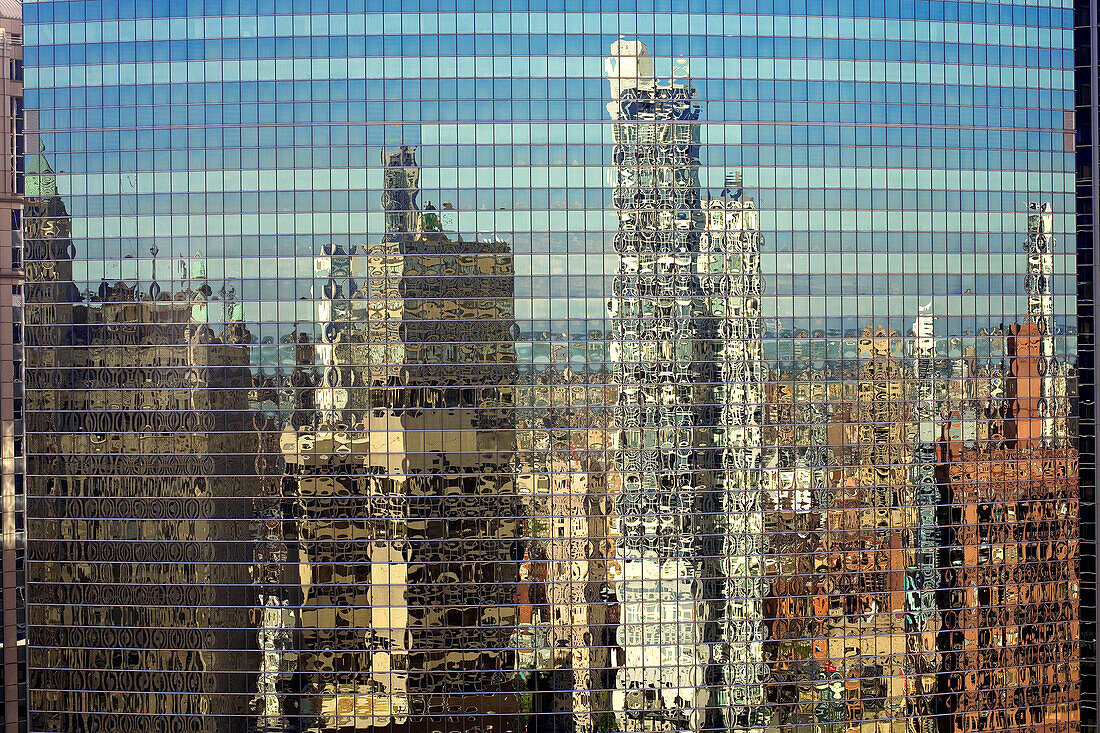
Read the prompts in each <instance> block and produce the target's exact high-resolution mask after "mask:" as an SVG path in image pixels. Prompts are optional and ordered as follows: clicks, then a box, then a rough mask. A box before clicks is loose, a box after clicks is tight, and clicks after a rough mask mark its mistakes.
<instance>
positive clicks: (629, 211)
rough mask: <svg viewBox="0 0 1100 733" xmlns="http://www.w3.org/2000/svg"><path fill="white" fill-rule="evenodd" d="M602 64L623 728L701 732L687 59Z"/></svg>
mask: <svg viewBox="0 0 1100 733" xmlns="http://www.w3.org/2000/svg"><path fill="white" fill-rule="evenodd" d="M611 54H612V55H611V57H610V58H609V59H607V62H606V64H605V68H606V71H607V75H608V81H609V83H610V89H611V95H612V100H611V102H610V104H609V105H608V111H609V112H610V113H611V118H612V119H613V120H614V121H615V124H614V125H613V126H612V131H613V136H614V148H613V155H614V166H615V173H614V183H613V190H612V198H613V201H614V206H615V210H616V214H617V218H618V229H617V231H616V233H615V250H616V252H617V253H618V258H619V266H618V272H617V274H616V276H615V279H614V286H613V287H614V292H613V297H612V298H611V300H610V303H609V307H610V315H611V319H612V327H613V338H612V346H611V358H612V361H613V362H614V368H613V377H612V378H613V381H614V383H615V384H616V386H617V387H618V390H619V396H618V403H617V405H616V408H615V421H616V422H615V426H616V427H617V428H618V444H617V447H616V452H615V456H616V463H617V469H618V471H619V472H620V478H621V489H620V492H619V495H618V497H617V499H616V510H617V514H618V521H619V522H620V523H621V533H622V540H621V543H620V546H619V560H620V561H621V563H622V566H623V576H622V580H621V581H620V582H619V584H618V589H617V593H618V600H619V603H620V607H621V613H622V618H621V621H620V626H619V631H620V634H619V643H620V646H621V648H622V651H623V656H622V664H621V667H620V669H619V672H618V679H617V682H616V690H615V692H614V700H613V702H614V705H615V709H616V711H617V716H618V719H619V725H620V728H621V729H622V730H623V731H673V730H675V731H680V730H700V729H702V728H703V727H704V726H705V725H706V715H707V708H708V707H709V706H710V705H711V700H710V688H709V687H708V684H707V676H708V673H709V670H710V667H711V663H710V660H709V655H708V652H707V649H708V644H707V642H708V641H709V638H708V634H707V631H706V628H705V627H706V624H707V618H708V616H709V613H710V611H709V599H710V598H712V597H713V596H712V593H713V589H712V588H711V586H712V585H713V583H712V582H708V581H707V576H708V574H709V575H710V577H711V578H713V577H714V574H713V571H712V570H710V569H709V567H708V566H709V564H710V562H711V560H712V559H713V558H714V556H715V552H714V548H713V547H712V546H711V545H712V544H713V538H714V537H715V534H714V531H713V528H712V527H711V526H710V524H711V523H712V522H713V517H714V516H715V506H714V497H713V494H712V493H711V492H710V491H709V490H708V487H707V482H708V481H709V480H710V475H711V474H710V472H709V471H708V468H709V466H710V462H712V461H713V458H714V454H713V451H711V450H708V449H707V448H705V447H704V446H707V445H709V443H710V438H709V437H708V435H707V434H708V432H709V428H708V427H707V425H708V424H709V423H708V422H707V420H706V419H705V418H706V414H707V412H708V409H707V408H706V407H705V406H706V405H709V399H708V397H709V396H708V395H707V394H704V393H706V392H708V391H709V379H708V378H707V377H706V375H704V374H703V373H702V372H701V371H700V369H701V368H702V369H703V370H709V369H710V363H709V362H707V361H706V360H705V358H700V357H701V355H700V354H699V353H697V352H698V349H699V347H700V340H699V331H698V326H699V321H700V317H701V316H703V315H704V313H703V310H702V307H701V301H700V290H699V284H698V277H697V273H696V271H695V259H696V255H697V253H698V249H699V237H700V232H701V229H702V221H703V217H702V212H701V210H700V199H699V128H698V124H697V122H698V119H699V108H698V106H697V105H696V104H695V102H694V101H693V100H694V97H695V89H694V88H693V87H692V86H691V82H690V81H689V80H688V78H687V77H688V69H687V64H686V62H683V61H679V62H677V64H676V67H675V71H674V76H673V78H672V79H671V80H666V81H663V82H660V83H658V82H657V81H656V80H655V79H654V78H653V76H652V69H653V63H652V60H651V59H650V58H649V55H648V50H647V48H646V46H645V44H644V43H642V42H641V41H627V40H618V41H616V42H615V43H613V44H612V46H611Z"/></svg>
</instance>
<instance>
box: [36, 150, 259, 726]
mask: <svg viewBox="0 0 1100 733" xmlns="http://www.w3.org/2000/svg"><path fill="white" fill-rule="evenodd" d="M30 167H31V169H32V170H33V171H34V175H33V178H34V181H33V183H32V184H31V185H29V186H28V189H29V191H30V193H31V194H32V195H31V196H30V197H29V199H28V207H27V217H28V219H27V230H26V231H27V265H28V267H27V273H28V280H29V281H30V285H29V288H28V291H29V292H28V296H29V298H28V300H29V303H30V307H29V308H28V314H27V315H28V324H27V343H28V346H30V347H31V348H30V349H29V353H28V363H27V375H28V382H29V384H30V386H31V387H32V390H31V391H30V394H29V397H28V407H29V410H30V414H31V415H32V417H31V423H30V424H29V426H28V430H30V431H33V432H35V433H39V434H41V436H42V438H41V439H40V440H39V441H38V442H37V444H36V445H37V448H36V450H35V452H34V453H33V454H31V455H29V456H28V459H29V466H30V467H31V468H32V469H33V474H34V478H32V479H30V480H29V481H28V494H29V496H30V501H29V503H28V508H29V510H30V513H31V515H32V516H33V517H36V519H34V520H32V521H31V522H29V523H28V532H29V534H30V535H31V536H32V537H33V538H34V540H35V542H34V544H33V548H34V553H33V555H32V556H31V558H30V559H31V564H30V565H29V570H28V583H29V584H31V586H32V588H33V598H34V599H36V601H37V603H36V604H35V605H34V606H33V607H32V609H31V612H30V614H29V616H28V642H29V647H30V651H29V654H28V658H29V662H30V664H31V665H32V666H33V668H35V669H36V670H37V671H36V672H35V678H34V681H33V684H34V685H35V687H36V689H35V692H34V693H33V695H32V699H31V704H32V705H33V706H34V708H35V709H36V710H37V712H36V714H35V715H34V717H33V723H32V724H33V726H34V728H35V729H36V730H43V731H59V732H61V731H64V732H66V733H74V732H76V731H88V732H89V733H90V732H91V731H101V730H112V731H115V730H118V731H123V730H127V731H128V730H133V731H139V730H141V731H144V730H165V731H181V733H182V732H184V731H186V732H188V733H190V732H192V731H194V732H199V731H209V732H210V733H214V732H218V733H236V732H238V731H244V730H245V718H244V717H234V714H235V713H236V712H237V711H239V710H242V709H244V706H245V701H246V700H247V696H246V695H247V691H248V689H249V687H248V683H249V679H250V672H251V671H252V670H253V669H255V668H256V665H255V660H254V655H253V654H252V653H251V650H252V649H254V642H253V641H252V639H251V635H250V634H249V633H248V631H247V629H248V626H249V620H248V619H249V613H248V608H249V605H250V589H249V583H250V578H249V575H248V559H249V558H248V549H247V545H246V544H244V542H243V540H245V539H246V536H245V528H246V524H245V522H243V521H237V520H241V519H244V518H247V517H248V516H249V512H250V511H251V505H250V503H249V501H248V496H249V492H250V491H251V488H252V481H251V479H250V466H249V464H248V463H246V461H245V459H244V456H246V455H248V454H249V453H251V452H252V451H253V448H252V446H251V444H250V443H249V442H248V440H249V433H248V432H247V431H246V430H245V425H246V420H245V416H246V410H247V403H246V390H247V387H248V384H249V382H248V379H247V363H248V353H247V348H246V347H245V346H244V345H242V344H240V343H238V340H237V339H236V338H229V337H228V334H227V332H222V333H218V331H217V330H215V328H214V327H213V326H212V325H211V324H209V323H208V322H207V320H206V313H207V310H206V298H207V297H208V295H209V293H210V289H209V285H208V284H207V282H206V276H205V272H204V271H203V266H202V260H201V258H199V259H198V260H197V262H196V263H195V264H194V265H193V266H192V267H191V269H190V272H188V273H186V277H187V280H186V281H185V283H183V285H182V287H181V288H180V289H179V290H178V291H177V292H175V293H170V292H168V291H165V290H161V287H160V285H159V284H158V283H157V281H156V280H155V279H154V280H152V281H151V282H148V283H147V284H146V288H147V289H145V288H143V290H145V291H144V292H142V291H140V290H138V288H137V287H136V286H135V285H133V284H128V283H125V282H117V283H114V284H109V283H107V282H103V283H102V284H101V286H100V287H99V289H98V292H97V293H96V294H94V295H91V296H90V297H88V298H87V299H85V298H84V297H83V296H81V294H80V293H79V292H78V291H77V289H76V287H75V286H74V283H73V280H72V277H73V259H74V258H73V254H74V252H73V243H72V241H71V240H70V232H71V229H70V227H71V223H70V221H69V219H68V216H67V213H66V211H65V208H64V205H63V204H62V202H61V199H60V197H59V196H58V192H57V185H56V179H55V176H54V174H53V171H52V170H50V168H49V166H48V165H47V164H46V162H45V159H44V158H43V157H42V156H38V157H36V159H35V160H34V162H33V164H32V165H31V166H30ZM154 248H155V245H154ZM50 388H52V389H50ZM139 456H140V458H139Z"/></svg>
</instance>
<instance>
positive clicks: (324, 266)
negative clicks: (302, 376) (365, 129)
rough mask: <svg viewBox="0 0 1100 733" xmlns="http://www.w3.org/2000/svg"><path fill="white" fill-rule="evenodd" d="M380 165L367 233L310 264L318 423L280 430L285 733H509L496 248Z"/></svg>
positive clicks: (508, 575)
mask: <svg viewBox="0 0 1100 733" xmlns="http://www.w3.org/2000/svg"><path fill="white" fill-rule="evenodd" d="M383 163H384V164H385V182H386V190H385V192H384V193H383V207H384V209H385V212H386V236H385V237H384V239H383V241H382V242H381V243H380V244H373V245H370V246H368V247H366V248H360V247H357V246H352V247H351V248H350V251H345V250H344V249H343V248H340V247H331V246H330V247H326V248H325V249H324V251H323V252H322V253H321V256H320V257H318V258H317V264H318V270H319V272H320V274H321V275H322V276H323V277H324V279H325V284H324V297H323V298H322V299H321V300H320V301H319V303H318V308H319V313H318V320H319V321H320V325H321V327H322V329H323V335H322V341H321V343H320V344H319V346H318V348H317V351H318V356H319V361H320V363H321V367H322V377H323V379H322V386H321V387H320V388H319V389H318V390H317V406H318V423H317V424H316V425H314V426H311V427H308V428H304V429H301V430H298V431H294V430H292V429H290V428H288V429H287V430H286V431H284V435H283V455H284V458H285V461H286V464H287V479H288V480H287V486H288V489H287V491H288V492H289V493H291V494H292V495H293V500H294V505H295V507H296V508H295V512H296V516H295V523H296V526H297V528H298V531H297V534H298V538H297V545H298V564H299V576H300V577H301V579H302V587H301V611H300V617H301V623H300V629H299V639H300V642H299V643H300V651H299V654H298V665H299V666H298V670H299V672H300V675H301V678H302V681H303V684H302V688H303V689H302V692H301V696H300V706H299V710H300V714H301V715H302V717H303V720H304V725H303V730H306V731H318V732H319V733H320V732H321V731H331V730H341V731H365V730H371V731H382V730H392V731H395V732H396V731H401V732H402V733H416V732H423V733H444V732H445V731H448V730H471V731H472V730H480V731H482V732H483V733H490V731H494V732H496V733H500V732H502V731H515V730H517V728H518V726H519V719H518V713H519V707H518V698H517V696H516V695H515V694H513V688H512V686H511V682H510V674H511V671H512V670H513V669H514V667H515V664H514V661H513V657H514V653H513V651H512V650H511V648H510V639H511V637H512V636H513V634H514V631H515V624H516V599H515V594H516V587H517V581H518V574H519V565H518V562H517V561H516V559H515V557H514V555H515V552H516V546H517V543H518V525H517V517H516V515H517V494H516V483H515V474H514V469H513V465H512V464H513V456H514V453H515V410H514V401H515V387H514V385H515V382H516V377H515V361H516V350H515V329H516V324H515V310H514V307H515V306H514V300H513V297H514V280H515V271H514V265H513V260H512V254H511V252H510V251H509V247H508V245H507V244H505V243H503V242H499V241H476V240H463V239H461V238H456V240H452V239H451V238H449V237H448V236H446V235H445V234H444V233H443V232H442V231H441V230H440V229H441V227H440V223H439V218H438V216H437V215H436V214H434V213H433V212H432V211H431V210H430V209H429V210H426V211H421V210H420V209H419V207H418V205H417V203H416V196H417V193H418V190H417V181H418V179H419V169H418V168H417V165H416V161H415V159H414V157H413V152H412V150H411V148H407V147H403V148H401V149H400V150H399V151H398V152H395V153H384V158H383ZM364 249H365V251H364ZM288 709H293V708H292V707H288Z"/></svg>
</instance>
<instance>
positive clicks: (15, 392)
mask: <svg viewBox="0 0 1100 733" xmlns="http://www.w3.org/2000/svg"><path fill="white" fill-rule="evenodd" d="M20 17H21V16H20V14H19V8H18V7H14V8H13V7H10V6H9V5H4V6H2V7H0V105H2V110H0V139H2V142H0V145H2V153H3V154H2V158H0V531H2V535H3V550H2V555H0V573H2V576H3V595H2V596H0V603H2V606H3V610H2V618H3V631H2V635H0V650H2V653H0V665H2V667H0V670H2V676H0V680H2V689H3V692H2V695H3V699H2V701H0V721H3V725H2V730H3V733H17V731H22V730H25V722H26V717H27V716H26V680H25V674H24V671H23V665H24V664H25V662H26V659H25V654H24V650H25V648H26V647H25V646H24V640H25V633H24V619H23V616H24V613H25V608H24V603H23V546H24V545H23V543H24V532H23V512H22V508H21V507H22V499H23V366H22V364H23V343H22V342H23V251H22V231H21V230H22V226H23V217H22V213H23V25H22V22H21V19H20ZM8 243H10V244H8Z"/></svg>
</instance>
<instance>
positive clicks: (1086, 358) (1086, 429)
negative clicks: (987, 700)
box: [1074, 0, 1100, 730]
mask: <svg viewBox="0 0 1100 733" xmlns="http://www.w3.org/2000/svg"><path fill="white" fill-rule="evenodd" d="M1098 20H1100V9H1098V3H1097V0H1077V2H1076V3H1075V4H1074V48H1075V49H1076V58H1075V67H1076V68H1075V79H1074V88H1075V89H1076V95H1077V98H1076V100H1075V104H1076V126H1077V139H1076V155H1077V313H1078V334H1079V335H1078V349H1077V367H1078V390H1079V407H1078V414H1079V428H1078V434H1079V436H1080V443H1079V454H1080V456H1081V463H1080V491H1081V509H1080V511H1081V720H1082V724H1083V726H1084V728H1085V729H1086V730H1096V727H1097V679H1096V372H1095V351H1094V350H1095V347H1096V340H1095V339H1096V336H1095V328H1094V321H1093V308H1094V300H1093V288H1094V285H1093V275H1094V270H1093V268H1094V266H1095V263H1096V260H1097V256H1096V255H1097V250H1096V247H1097V238H1096V217H1095V212H1096V207H1097V204H1098V202H1100V177H1098V176H1097V168H1098V166H1100V155H1098V148H1097V144H1096V143H1097V133H1098V127H1097V125H1098V123H1100V119H1098V117H1100V116H1098V109H1100V104H1098V101H1100V100H1098V85H1097V81H1096V80H1097V75H1098V74H1100V63H1098V48H1097V34H1098V31H1097V22H1098Z"/></svg>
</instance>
